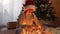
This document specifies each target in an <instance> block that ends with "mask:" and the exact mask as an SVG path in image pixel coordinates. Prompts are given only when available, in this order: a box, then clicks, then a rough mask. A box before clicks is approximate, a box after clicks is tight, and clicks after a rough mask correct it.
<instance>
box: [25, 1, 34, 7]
mask: <svg viewBox="0 0 60 34" xmlns="http://www.w3.org/2000/svg"><path fill="white" fill-rule="evenodd" d="M28 5H35V2H34V1H33V0H27V1H26V2H25V5H24V6H28Z"/></svg>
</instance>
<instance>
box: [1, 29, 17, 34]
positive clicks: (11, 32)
mask: <svg viewBox="0 0 60 34" xmlns="http://www.w3.org/2000/svg"><path fill="white" fill-rule="evenodd" d="M15 32H16V30H7V31H1V32H0V34H15Z"/></svg>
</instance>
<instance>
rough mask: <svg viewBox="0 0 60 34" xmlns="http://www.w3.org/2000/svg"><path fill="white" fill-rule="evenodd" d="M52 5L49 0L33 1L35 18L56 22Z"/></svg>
mask: <svg viewBox="0 0 60 34" xmlns="http://www.w3.org/2000/svg"><path fill="white" fill-rule="evenodd" d="M51 4H52V3H50V2H49V0H35V6H36V7H37V8H36V12H35V14H36V16H37V18H38V19H39V20H40V19H42V20H49V21H50V20H51V21H54V20H56V13H55V11H54V10H53V7H52V6H51Z"/></svg>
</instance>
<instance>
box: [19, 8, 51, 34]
mask: <svg viewBox="0 0 60 34" xmlns="http://www.w3.org/2000/svg"><path fill="white" fill-rule="evenodd" d="M34 9H35V8H25V11H27V13H25V14H26V15H25V14H24V15H22V16H21V17H23V18H21V20H20V22H19V23H21V25H23V27H22V31H21V33H20V34H52V33H51V32H46V31H45V30H44V27H43V26H42V25H41V24H40V22H39V21H38V19H37V17H36V15H35V14H33V16H32V12H34ZM29 11H30V12H29ZM28 13H31V14H29V15H27V14H28ZM24 16H25V17H24ZM30 16H31V17H30ZM29 17H30V18H29ZM32 17H34V18H32ZM32 19H33V20H32ZM33 21H34V23H35V24H33Z"/></svg>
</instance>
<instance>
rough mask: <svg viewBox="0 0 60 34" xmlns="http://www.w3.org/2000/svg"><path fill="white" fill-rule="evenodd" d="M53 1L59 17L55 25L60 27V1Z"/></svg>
mask: <svg viewBox="0 0 60 34" xmlns="http://www.w3.org/2000/svg"><path fill="white" fill-rule="evenodd" d="M51 1H52V5H53V7H54V10H55V11H56V16H57V20H56V21H55V22H54V24H55V25H57V26H60V0H51Z"/></svg>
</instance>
